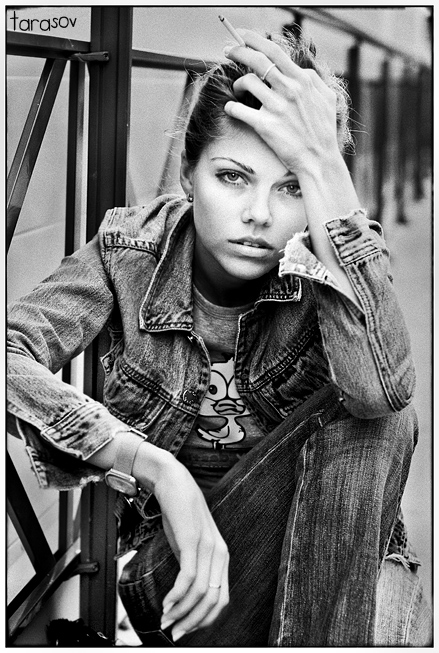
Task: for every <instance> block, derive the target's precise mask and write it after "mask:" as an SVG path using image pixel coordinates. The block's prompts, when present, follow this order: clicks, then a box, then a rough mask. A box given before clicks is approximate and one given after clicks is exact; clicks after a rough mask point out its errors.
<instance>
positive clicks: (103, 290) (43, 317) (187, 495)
mask: <svg viewBox="0 0 439 653" xmlns="http://www.w3.org/2000/svg"><path fill="white" fill-rule="evenodd" d="M100 261H101V259H100V253H99V249H98V242H97V239H94V240H93V241H91V242H90V243H89V244H88V245H87V246H86V247H85V248H83V249H81V250H79V251H78V252H76V253H75V254H74V255H73V256H72V257H69V258H68V259H66V260H64V262H63V264H62V265H61V266H60V267H59V268H58V270H56V271H55V272H54V273H53V274H52V275H51V276H50V277H48V278H47V279H46V280H45V281H44V282H42V283H41V284H39V285H38V286H37V287H36V288H35V290H34V291H33V292H31V293H29V295H27V296H26V297H23V298H22V299H21V300H20V301H18V302H15V303H14V304H13V305H11V306H10V311H9V333H8V410H9V413H10V417H11V418H12V419H10V420H9V424H10V426H11V430H12V431H15V433H16V434H18V435H19V436H21V437H24V438H28V441H27V447H28V450H29V451H30V450H32V449H34V450H35V448H36V447H38V448H39V449H41V448H43V447H44V446H45V452H44V459H45V460H46V461H47V460H49V461H51V462H52V464H51V465H50V468H51V475H52V476H50V475H49V472H48V470H47V469H41V466H39V465H33V466H34V469H35V472H36V473H37V476H38V478H39V482H40V485H41V486H42V487H45V486H46V487H47V486H48V485H50V486H52V487H58V488H59V489H68V488H70V487H73V486H75V485H76V486H78V485H79V484H83V483H85V482H87V481H90V480H94V481H96V480H98V479H99V478H103V475H104V474H103V471H106V470H108V469H110V468H111V467H112V466H113V463H114V460H115V456H116V452H117V450H118V448H119V447H123V446H126V444H127V434H126V433H125V432H126V431H127V430H129V427H127V426H126V425H125V424H124V423H123V422H121V421H120V420H119V419H117V418H116V417H114V416H113V415H111V414H110V413H109V411H108V410H107V409H106V408H105V407H104V406H103V405H102V404H101V403H99V402H97V401H94V400H92V399H90V398H89V397H87V396H86V395H84V394H83V393H81V392H79V391H78V390H77V389H76V388H74V387H73V386H72V385H69V384H67V383H63V382H62V381H61V379H60V378H59V377H58V376H55V374H54V373H56V372H58V370H60V369H61V368H62V367H63V366H64V365H65V364H66V363H67V362H68V361H69V360H70V359H71V358H72V357H73V356H75V355H76V354H78V353H79V352H80V351H82V350H83V349H84V348H85V347H86V346H87V345H88V344H89V343H90V342H91V340H92V339H93V338H94V337H95V336H96V335H97V334H98V333H99V332H100V331H101V330H102V328H103V327H104V325H105V323H106V322H107V320H108V318H109V316H110V313H111V311H112V309H113V295H112V292H111V288H110V284H109V282H108V280H107V277H106V274H105V271H104V270H103V268H102V265H101V262H100ZM22 422H25V423H28V424H31V425H33V426H34V427H35V428H36V431H37V433H38V436H35V435H34V429H25V428H22ZM130 437H131V438H133V437H134V438H136V437H137V436H133V435H131V436H130ZM29 438H32V440H30V439H29ZM138 439H139V442H141V444H140V446H139V449H138V451H137V454H136V457H135V459H134V467H133V475H134V477H135V478H136V479H137V481H138V482H139V484H140V485H142V486H143V487H145V488H147V489H148V490H150V491H152V492H153V493H154V495H155V496H156V498H157V500H158V502H159V504H160V507H161V510H162V517H163V525H164V529H165V533H166V536H167V538H168V541H169V543H170V545H171V547H172V549H173V551H174V553H175V555H176V557H177V559H178V561H179V563H180V572H179V574H178V577H177V579H176V582H175V585H174V588H173V589H172V590H171V591H170V592H169V593H168V595H167V596H166V597H165V601H164V609H165V610H166V611H167V613H166V616H165V617H164V624H165V626H166V625H167V624H168V625H171V624H172V623H174V624H175V625H174V628H173V634H174V636H175V639H178V636H179V633H180V636H181V635H182V634H183V632H182V631H185V632H189V631H190V630H192V629H195V628H200V627H204V626H207V625H209V624H210V623H212V622H213V621H214V620H215V619H216V617H217V616H218V615H219V613H220V612H221V610H222V609H223V607H224V606H225V605H226V604H227V603H228V552H227V546H226V545H225V543H224V541H223V539H222V537H221V535H220V533H219V531H218V529H217V527H216V525H215V522H214V521H213V518H212V516H211V514H210V512H209V509H208V507H207V504H206V502H205V499H204V496H203V494H202V492H201V490H200V489H199V488H198V486H197V484H196V483H195V481H194V479H193V478H192V476H191V475H190V473H189V472H188V471H187V469H186V468H185V467H184V466H183V465H182V464H181V463H179V462H178V461H177V460H176V459H175V458H174V456H172V455H171V454H170V453H168V452H167V451H164V450H163V449H160V448H158V447H155V446H154V445H152V444H150V443H148V442H145V441H143V440H142V439H141V437H140V436H139V437H138ZM44 443H47V444H44ZM58 451H59V452H61V457H60V455H59V454H58V455H57V452H58ZM65 454H69V455H68V456H66V455H65ZM63 465H64V467H63ZM99 470H103V471H101V472H99ZM209 583H212V584H214V585H221V589H220V590H217V589H213V588H211V587H209ZM166 622H167V624H166Z"/></svg>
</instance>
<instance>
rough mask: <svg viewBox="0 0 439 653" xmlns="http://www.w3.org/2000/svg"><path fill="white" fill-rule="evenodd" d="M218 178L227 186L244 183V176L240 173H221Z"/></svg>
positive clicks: (228, 171) (230, 171) (229, 171)
mask: <svg viewBox="0 0 439 653" xmlns="http://www.w3.org/2000/svg"><path fill="white" fill-rule="evenodd" d="M218 177H219V178H220V179H221V181H224V182H226V183H227V184H238V183H240V182H241V181H243V179H242V176H241V175H240V174H239V173H238V172H233V171H232V170H227V171H225V172H220V173H219V175H218Z"/></svg>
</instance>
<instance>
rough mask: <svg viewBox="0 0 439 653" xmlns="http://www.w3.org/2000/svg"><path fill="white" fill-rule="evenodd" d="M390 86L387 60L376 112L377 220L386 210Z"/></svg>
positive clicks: (383, 66) (379, 220) (382, 69)
mask: <svg viewBox="0 0 439 653" xmlns="http://www.w3.org/2000/svg"><path fill="white" fill-rule="evenodd" d="M388 85H389V62H388V60H387V59H385V60H384V61H383V63H382V68H381V80H380V83H379V87H378V98H377V103H376V110H375V121H374V123H375V152H376V162H377V165H376V171H377V172H376V196H377V208H376V215H375V219H376V220H377V221H378V222H381V220H382V214H383V209H384V192H383V188H384V177H385V174H386V164H387V102H388Z"/></svg>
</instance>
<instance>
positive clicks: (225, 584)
mask: <svg viewBox="0 0 439 653" xmlns="http://www.w3.org/2000/svg"><path fill="white" fill-rule="evenodd" d="M217 584H218V585H221V586H220V587H219V588H213V587H211V588H210V590H211V591H216V592H218V601H217V603H216V606H215V607H214V608H213V609H212V610H210V611H209V612H208V613H207V616H206V617H205V618H204V619H202V620H201V621H200V622H199V623H198V625H197V627H196V628H190V627H189V625H187V630H186V633H187V634H189V633H190V632H193V631H194V630H198V629H200V628H207V626H211V625H212V624H213V623H214V621H215V620H216V619H217V618H218V617H219V615H220V614H221V612H222V611H223V610H224V608H225V607H226V606H227V605H228V604H229V560H228V558H227V562H226V564H225V565H224V569H223V575H222V578H221V581H220V582H219V583H212V585H217Z"/></svg>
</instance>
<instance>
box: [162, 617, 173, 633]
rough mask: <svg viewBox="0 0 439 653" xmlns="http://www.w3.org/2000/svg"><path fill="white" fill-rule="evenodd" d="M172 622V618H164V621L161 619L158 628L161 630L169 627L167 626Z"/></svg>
mask: <svg viewBox="0 0 439 653" xmlns="http://www.w3.org/2000/svg"><path fill="white" fill-rule="evenodd" d="M173 623H174V619H165V621H162V623H161V624H160V628H161V629H162V630H166V628H169V626H170V625H171V624H173Z"/></svg>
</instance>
